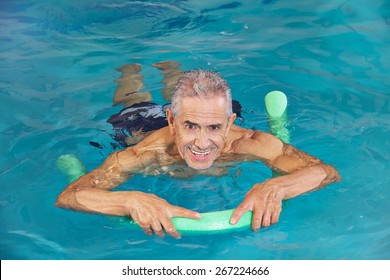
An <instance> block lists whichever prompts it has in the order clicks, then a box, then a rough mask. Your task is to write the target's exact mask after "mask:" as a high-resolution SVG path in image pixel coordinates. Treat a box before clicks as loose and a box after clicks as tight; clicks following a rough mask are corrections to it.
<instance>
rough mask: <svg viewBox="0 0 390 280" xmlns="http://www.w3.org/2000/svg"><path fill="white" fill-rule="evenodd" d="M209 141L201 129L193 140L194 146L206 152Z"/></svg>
mask: <svg viewBox="0 0 390 280" xmlns="http://www.w3.org/2000/svg"><path fill="white" fill-rule="evenodd" d="M210 143H211V141H210V139H209V137H208V135H207V133H206V131H204V130H203V129H201V130H200V131H199V132H198V134H197V136H196V139H195V146H196V147H197V148H198V149H200V150H206V149H207V148H209V147H210Z"/></svg>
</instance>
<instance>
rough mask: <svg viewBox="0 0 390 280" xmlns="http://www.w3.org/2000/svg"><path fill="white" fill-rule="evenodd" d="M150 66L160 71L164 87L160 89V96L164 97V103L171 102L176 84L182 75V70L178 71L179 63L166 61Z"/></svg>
mask: <svg viewBox="0 0 390 280" xmlns="http://www.w3.org/2000/svg"><path fill="white" fill-rule="evenodd" d="M152 66H154V67H156V68H157V69H159V70H162V73H161V75H162V76H163V80H162V83H163V84H164V87H163V88H162V89H161V94H162V95H163V96H164V99H165V100H166V101H171V99H172V94H173V90H174V89H175V86H176V83H177V81H178V80H179V78H180V77H181V75H183V73H184V71H183V70H181V69H179V67H180V62H177V61H174V60H166V61H161V62H157V63H154V64H152Z"/></svg>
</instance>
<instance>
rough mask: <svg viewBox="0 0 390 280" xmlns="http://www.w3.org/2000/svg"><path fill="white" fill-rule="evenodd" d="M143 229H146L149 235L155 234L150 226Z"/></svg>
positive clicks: (145, 231)
mask: <svg viewBox="0 0 390 280" xmlns="http://www.w3.org/2000/svg"><path fill="white" fill-rule="evenodd" d="M142 230H143V231H144V233H145V234H147V235H153V230H152V229H151V228H150V227H149V228H147V227H145V228H142Z"/></svg>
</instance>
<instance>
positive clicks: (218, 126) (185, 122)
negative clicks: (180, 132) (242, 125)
mask: <svg viewBox="0 0 390 280" xmlns="http://www.w3.org/2000/svg"><path fill="white" fill-rule="evenodd" d="M184 124H187V125H194V126H200V125H199V124H197V123H194V122H191V121H188V120H186V121H184ZM212 126H216V127H217V128H221V127H222V124H220V123H216V124H210V125H208V126H207V127H212Z"/></svg>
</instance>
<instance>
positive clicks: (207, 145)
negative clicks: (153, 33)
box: [167, 95, 236, 169]
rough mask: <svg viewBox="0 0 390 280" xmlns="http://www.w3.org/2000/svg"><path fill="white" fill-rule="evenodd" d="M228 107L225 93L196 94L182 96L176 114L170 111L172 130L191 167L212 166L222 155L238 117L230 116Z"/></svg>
mask: <svg viewBox="0 0 390 280" xmlns="http://www.w3.org/2000/svg"><path fill="white" fill-rule="evenodd" d="M227 106H228V105H227V101H226V98H225V97H223V96H218V95H217V96H213V97H209V98H200V97H199V96H193V97H183V98H181V99H180V101H179V108H180V110H179V112H178V113H177V115H176V116H173V114H172V112H171V110H170V109H168V110H167V117H168V124H169V128H170V132H171V134H172V136H173V137H174V139H175V143H176V145H177V148H178V151H179V154H180V156H181V157H182V158H183V159H184V160H185V161H186V163H187V165H188V166H190V167H192V168H194V169H206V168H209V167H210V166H211V165H212V164H213V162H214V160H215V159H216V158H218V156H219V155H220V154H221V152H222V150H223V148H224V145H225V141H226V138H227V135H228V131H229V129H230V126H231V125H232V123H233V122H234V120H235V117H236V115H235V114H232V115H231V116H230V117H229V116H228V115H227Z"/></svg>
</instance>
